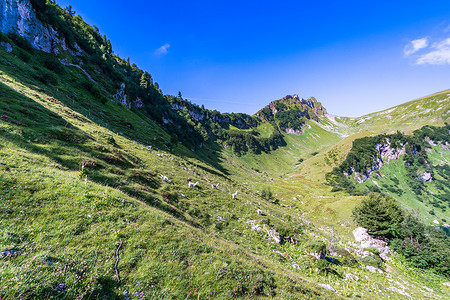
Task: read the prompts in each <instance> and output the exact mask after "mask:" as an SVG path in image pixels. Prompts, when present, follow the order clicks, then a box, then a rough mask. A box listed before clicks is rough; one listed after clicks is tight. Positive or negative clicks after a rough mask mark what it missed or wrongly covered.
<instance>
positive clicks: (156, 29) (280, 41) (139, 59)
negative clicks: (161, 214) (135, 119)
mask: <svg viewBox="0 0 450 300" xmlns="http://www.w3.org/2000/svg"><path fill="white" fill-rule="evenodd" d="M56 2H57V3H58V4H59V5H60V6H62V7H65V6H67V5H69V4H70V5H72V7H73V9H74V10H75V11H76V13H77V14H79V15H81V16H82V17H83V19H84V20H85V21H87V22H88V23H89V24H91V25H96V26H97V27H99V28H100V32H101V33H102V34H106V35H107V37H108V38H109V39H111V41H112V44H113V50H114V52H115V53H116V54H118V55H119V56H121V57H123V58H127V57H130V60H131V62H133V63H136V64H137V65H138V66H139V67H140V68H142V69H144V70H146V71H149V72H150V73H151V74H152V76H153V78H154V80H155V81H157V82H158V83H159V85H160V87H161V89H162V90H163V92H164V93H165V94H173V95H176V94H177V93H178V91H181V93H182V95H183V97H184V98H188V99H191V101H192V102H194V103H197V104H199V105H201V104H204V105H205V107H207V108H210V109H217V110H219V111H221V112H245V113H249V114H253V113H255V112H256V111H257V110H259V109H260V108H262V107H263V106H265V105H267V103H268V102H270V101H272V100H275V99H280V98H282V97H283V96H285V95H286V94H299V95H300V96H301V97H304V98H308V97H310V96H314V97H316V98H317V99H318V100H319V101H321V102H322V103H323V105H324V106H325V107H326V108H327V110H328V112H329V113H332V114H335V115H341V116H360V115H363V114H367V113H370V112H374V111H379V110H382V109H385V108H389V107H391V106H394V105H397V104H400V103H403V102H406V101H409V100H413V99H415V98H418V97H421V96H425V95H428V94H431V93H434V92H437V91H441V90H445V89H449V88H450V2H449V1H448V0H447V1H439V0H438V1H433V0H431V1H402V0H400V1H252V0H251V1H234V0H229V1H195V0H192V1H170V0H169V1H168V0H166V1H129V2H125V1H112V0H109V1H106V0H96V1H92V0H70V1H65V0H64V1H62V0H56Z"/></svg>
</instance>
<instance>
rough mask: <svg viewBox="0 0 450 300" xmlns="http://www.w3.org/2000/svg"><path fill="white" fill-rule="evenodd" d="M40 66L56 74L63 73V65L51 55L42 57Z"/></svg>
mask: <svg viewBox="0 0 450 300" xmlns="http://www.w3.org/2000/svg"><path fill="white" fill-rule="evenodd" d="M42 64H43V65H44V66H45V67H46V68H47V69H49V70H50V71H53V72H55V73H58V74H62V73H64V66H63V64H62V63H61V62H60V61H59V60H58V59H57V58H56V57H55V56H53V55H51V54H50V55H43V56H42Z"/></svg>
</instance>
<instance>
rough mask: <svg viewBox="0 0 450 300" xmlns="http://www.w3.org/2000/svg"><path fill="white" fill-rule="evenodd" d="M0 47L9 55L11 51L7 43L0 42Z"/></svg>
mask: <svg viewBox="0 0 450 300" xmlns="http://www.w3.org/2000/svg"><path fill="white" fill-rule="evenodd" d="M0 46H2V48H3V49H5V51H6V52H8V53H11V52H12V51H13V48H12V46H11V45H10V44H9V43H7V42H0Z"/></svg>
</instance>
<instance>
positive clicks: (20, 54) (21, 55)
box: [13, 47, 45, 83]
mask: <svg viewBox="0 0 450 300" xmlns="http://www.w3.org/2000/svg"><path fill="white" fill-rule="evenodd" d="M13 54H14V55H16V56H17V57H18V58H20V59H21V60H22V61H23V62H29V61H30V60H31V55H30V54H28V52H26V51H24V50H22V49H21V48H17V47H16V48H14V50H13ZM44 83H45V82H44Z"/></svg>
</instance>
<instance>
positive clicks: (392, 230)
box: [353, 193, 403, 238]
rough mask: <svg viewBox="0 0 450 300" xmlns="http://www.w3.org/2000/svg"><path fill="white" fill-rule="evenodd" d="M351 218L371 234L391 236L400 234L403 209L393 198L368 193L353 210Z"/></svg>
mask: <svg viewBox="0 0 450 300" xmlns="http://www.w3.org/2000/svg"><path fill="white" fill-rule="evenodd" d="M353 219H354V220H355V222H356V223H357V224H358V225H359V226H362V227H364V228H367V230H368V232H369V234H371V235H375V236H381V237H385V238H393V237H398V236H399V235H400V229H401V223H402V222H403V211H402V210H401V208H400V205H399V204H398V203H397V201H396V200H395V199H393V198H391V197H389V196H386V197H382V196H381V195H380V194H376V193H370V194H369V196H368V197H367V198H365V199H364V200H363V201H361V203H360V204H359V205H357V206H356V207H355V209H354V210H353Z"/></svg>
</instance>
